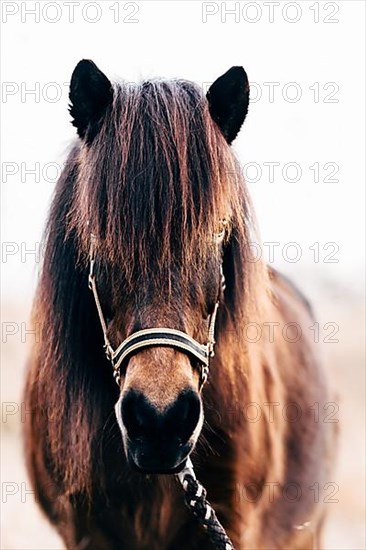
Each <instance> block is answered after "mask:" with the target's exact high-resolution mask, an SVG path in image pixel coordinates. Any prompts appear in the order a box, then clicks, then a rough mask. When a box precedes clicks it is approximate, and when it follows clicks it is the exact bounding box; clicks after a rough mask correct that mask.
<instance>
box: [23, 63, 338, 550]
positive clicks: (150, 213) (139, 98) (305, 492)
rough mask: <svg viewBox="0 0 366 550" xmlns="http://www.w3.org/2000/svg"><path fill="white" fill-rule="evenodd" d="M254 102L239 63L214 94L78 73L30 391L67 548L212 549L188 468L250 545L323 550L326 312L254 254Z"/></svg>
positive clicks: (40, 458) (33, 458)
mask: <svg viewBox="0 0 366 550" xmlns="http://www.w3.org/2000/svg"><path fill="white" fill-rule="evenodd" d="M249 94H250V88H249V83H248V77H247V74H246V72H245V70H244V69H243V68H242V67H232V68H231V69H230V70H228V71H227V72H226V73H225V74H223V75H222V76H220V77H219V78H218V79H217V80H216V81H215V82H214V83H213V84H212V85H211V86H210V87H209V89H208V91H207V93H206V94H205V93H204V92H203V91H202V88H201V87H200V86H198V85H196V84H194V83H192V82H190V81H187V80H183V79H172V80H167V79H157V78H156V79H150V80H145V81H141V82H139V83H127V82H124V81H121V82H118V83H114V84H112V83H111V82H110V80H109V79H108V78H107V77H106V76H105V75H104V73H103V72H102V71H100V69H99V68H98V67H97V66H96V65H95V64H94V63H93V62H92V61H90V60H82V61H80V62H79V63H78V65H77V66H76V68H75V69H74V72H73V74H72V78H71V83H70V93H69V97H70V113H71V116H72V124H73V125H74V126H75V128H76V131H77V137H76V138H75V142H74V143H73V145H72V147H71V148H70V152H69V155H68V158H67V161H66V164H65V166H64V169H63V171H62V173H61V175H60V178H59V181H58V183H57V185H56V189H55V193H54V197H53V202H52V205H51V208H50V212H49V217H48V222H47V226H46V232H45V237H44V239H45V245H44V260H43V265H42V269H41V273H40V278H39V283H38V287H37V292H36V295H35V300H34V306H33V310H32V319H33V322H34V323H38V326H39V327H40V338H39V339H38V341H37V342H35V343H34V346H33V348H32V350H31V353H30V356H29V360H28V364H27V376H26V383H25V393H24V402H25V406H26V408H27V410H29V411H31V414H28V415H27V417H26V420H25V423H24V442H25V454H26V465H27V470H28V474H29V477H30V480H31V483H32V486H33V488H34V492H35V495H36V500H37V503H38V504H39V506H40V507H41V509H42V510H43V512H44V513H45V515H46V516H47V518H48V520H49V521H50V522H51V523H52V524H53V525H54V527H55V529H57V531H58V533H59V534H60V536H61V538H62V540H63V543H64V545H65V547H66V548H68V549H79V550H81V549H88V550H91V549H93V550H114V549H117V548H118V549H122V548H123V549H127V550H136V549H149V550H158V549H159V550H164V549H165V550H174V549H185V548H187V549H188V548H189V549H198V548H199V549H201V550H202V549H209V548H211V549H212V545H211V543H210V541H209V540H208V539H207V537H206V533H205V532H204V529H201V528H200V527H199V526H198V525H197V523H196V521H195V519H194V517H193V516H192V515H191V514H190V511H189V510H188V509H187V508H186V506H185V505H184V499H183V492H182V488H181V486H180V485H179V482H178V480H177V476H176V475H173V474H177V473H179V472H180V471H182V469H183V468H184V467H185V465H186V463H187V459H188V457H190V458H191V459H192V462H193V464H194V467H195V471H196V473H197V476H198V478H199V479H200V480H201V481H202V483H203V485H204V486H205V487H206V490H207V494H208V497H209V500H210V502H211V504H212V506H213V508H214V509H215V511H216V513H217V516H218V518H219V520H220V522H221V523H222V525H223V526H224V528H225V530H226V532H227V534H228V535H229V536H230V538H231V541H232V543H233V545H234V546H235V548H237V549H268V548H271V549H274V548H281V549H282V548H291V549H305V548H306V549H308V548H309V549H310V548H315V547H317V548H318V547H319V545H320V542H319V541H320V537H321V533H322V527H323V523H324V517H325V506H324V503H323V502H322V499H316V498H314V490H311V488H312V487H313V488H314V487H315V485H316V486H317V487H318V488H320V490H321V489H322V487H323V485H324V483H325V482H327V481H329V477H328V476H329V468H330V464H331V461H332V458H333V456H332V455H333V446H332V444H333V435H332V431H331V430H330V428H331V427H332V425H331V424H327V423H325V422H323V421H322V420H321V419H319V418H316V415H315V414H314V407H315V404H317V405H318V406H319V407H320V410H321V407H322V406H323V405H324V403H326V402H327V400H328V399H329V389H328V384H327V381H326V377H325V375H324V371H323V368H322V365H321V360H320V357H319V353H318V348H317V345H316V344H315V343H314V341H313V340H312V338H311V334H312V333H311V331H310V330H309V327H310V326H311V325H312V324H313V323H314V317H313V313H312V310H311V307H310V306H309V304H308V302H307V300H306V299H305V298H304V297H303V295H302V294H301V293H300V292H299V291H298V290H297V289H296V288H295V287H294V285H293V284H292V283H290V282H289V281H288V280H287V279H286V278H285V277H284V276H282V275H281V274H280V273H279V272H277V271H275V270H274V269H273V268H270V267H269V266H268V265H266V263H265V262H264V261H263V260H262V259H258V258H257V257H255V255H254V254H253V243H256V242H259V241H258V240H256V239H258V231H257V223H256V220H255V215H254V212H253V207H252V205H251V202H250V197H249V196H248V191H247V188H246V184H245V181H244V179H243V175H242V170H241V168H240V163H239V161H238V158H237V156H236V154H235V153H234V151H233V148H232V147H231V144H232V142H233V141H234V139H235V138H236V136H237V134H238V132H239V130H240V129H241V126H242V124H243V122H244V119H245V118H246V115H247V112H248V105H249ZM277 328H278V330H277ZM289 328H290V330H289ZM284 329H286V330H284ZM253 331H255V335H254V336H253ZM294 331H295V332H294ZM299 331H301V336H299ZM258 333H259V337H258ZM215 340H216V341H215ZM111 363H112V365H111ZM116 382H117V384H116ZM318 500H320V502H318Z"/></svg>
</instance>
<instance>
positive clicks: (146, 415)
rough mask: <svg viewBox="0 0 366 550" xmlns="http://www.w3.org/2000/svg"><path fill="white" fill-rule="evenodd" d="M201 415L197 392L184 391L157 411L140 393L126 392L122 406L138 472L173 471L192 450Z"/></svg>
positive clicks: (122, 413)
mask: <svg viewBox="0 0 366 550" xmlns="http://www.w3.org/2000/svg"><path fill="white" fill-rule="evenodd" d="M200 416H201V400H200V397H199V395H198V393H197V392H195V391H193V390H191V389H187V390H185V391H183V392H181V393H180V394H179V396H178V397H177V399H176V400H175V401H174V402H173V403H171V404H170V405H168V406H166V407H165V408H164V409H163V410H160V409H159V408H158V407H157V406H156V404H153V403H151V402H150V401H149V400H148V398H147V397H146V396H145V395H144V394H143V393H141V392H138V391H136V390H134V389H130V390H128V392H127V393H126V394H125V395H124V397H123V399H122V403H121V418H122V422H123V425H124V427H125V430H126V433H127V436H128V437H127V442H126V443H127V444H126V447H127V450H128V454H129V458H130V459H131V458H132V460H133V462H134V464H135V465H136V466H138V467H139V468H140V469H143V470H146V471H166V470H169V469H173V468H175V467H176V466H177V465H178V464H179V463H180V461H182V460H184V458H185V457H186V455H187V454H188V453H187V451H189V450H190V449H191V446H190V444H189V440H190V438H191V437H192V435H193V433H194V431H195V429H196V427H197V425H198V423H199V421H200Z"/></svg>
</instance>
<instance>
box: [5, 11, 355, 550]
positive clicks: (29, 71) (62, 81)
mask: <svg viewBox="0 0 366 550" xmlns="http://www.w3.org/2000/svg"><path fill="white" fill-rule="evenodd" d="M1 10H2V14H1V15H2V36H1V45H2V48H1V50H2V53H1V72H2V100H1V110H2V140H1V142H2V147H1V156H2V163H1V169H2V182H1V234H2V257H1V273H2V282H1V285H2V286H1V294H2V306H1V316H2V323H1V329H2V355H1V359H2V361H1V379H2V384H1V399H2V424H1V428H2V430H1V431H2V451H1V475H2V484H1V488H2V514H1V518H2V529H1V548H2V549H5V550H26V549H28V550H36V549H37V550H38V549H47V550H50V549H52V550H58V549H61V548H62V544H61V541H60V540H59V538H58V537H57V536H56V534H55V533H54V531H53V530H52V529H51V528H50V527H49V525H48V523H47V521H46V520H45V519H44V518H43V517H42V516H41V515H40V513H39V511H38V508H37V506H36V504H35V502H34V497H33V495H32V492H31V487H30V485H29V482H28V480H27V477H26V474H25V470H24V465H23V454H22V444H21V437H20V433H21V425H22V420H24V415H25V414H27V411H25V410H24V407H23V405H22V403H21V390H22V384H23V380H24V376H23V373H24V363H25V358H26V354H27V350H28V349H29V345H31V343H32V341H33V339H34V338H35V335H34V334H32V333H31V332H29V331H30V330H31V329H32V327H31V326H30V324H29V311H30V307H31V302H32V296H33V293H34V289H35V286H36V281H37V273H38V270H39V266H40V261H41V259H42V250H41V247H40V240H41V236H42V230H43V226H44V222H45V218H46V215H47V211H48V207H49V204H50V199H51V197H52V193H53V190H54V187H55V182H56V180H57V177H58V175H59V173H60V170H61V168H62V164H63V162H64V161H65V158H66V156H67V152H68V150H69V148H70V143H72V141H73V140H74V139H75V132H74V129H73V127H72V126H71V125H70V117H69V115H68V111H67V107H68V97H67V94H68V83H69V80H70V76H71V73H72V70H73V68H74V66H75V65H76V63H77V62H78V61H79V60H80V59H82V58H90V59H93V60H94V62H96V63H97V65H98V66H99V67H100V69H101V70H103V71H104V72H105V73H106V74H107V76H108V77H109V78H111V79H116V78H122V79H125V80H127V81H133V82H134V81H136V80H139V79H141V78H149V77H155V76H162V77H167V78H171V77H183V78H187V79H190V80H193V81H195V82H197V83H199V84H200V85H201V86H202V88H203V89H204V90H206V89H207V87H208V86H209V85H210V83H211V82H212V81H213V80H215V79H216V78H217V77H218V76H220V75H221V74H222V73H223V72H225V71H226V70H227V69H228V68H230V67H231V66H232V65H243V66H244V68H245V69H246V71H247V73H248V76H249V80H250V82H251V97H252V102H251V106H250V111H249V115H248V117H247V120H246V122H245V125H244V128H243V130H242V132H241V134H240V135H239V137H238V139H237V140H236V141H235V143H234V149H235V151H236V153H237V155H238V157H239V159H240V161H241V164H242V166H243V170H244V173H245V176H246V179H247V183H248V186H249V189H250V192H251V196H252V198H253V202H254V205H255V210H256V213H257V217H258V222H259V227H260V230H261V237H262V241H263V246H262V249H261V253H262V254H263V257H265V258H266V259H267V261H268V262H270V263H271V264H272V265H274V266H275V267H277V268H279V269H281V270H282V271H283V272H285V273H286V274H287V275H288V276H290V277H291V278H292V279H293V281H294V282H296V284H297V285H298V286H299V287H300V288H301V289H302V290H303V292H304V293H305V294H306V295H307V296H308V298H309V300H310V301H311V302H312V304H313V306H314V309H315V312H316V315H317V318H318V323H319V324H318V326H317V339H318V345H319V351H320V353H321V354H322V355H323V357H324V362H325V366H326V369H327V373H328V378H329V380H330V383H331V385H332V387H333V388H334V391H335V393H336V395H337V399H336V405H337V411H336V414H335V416H334V418H335V419H336V420H339V425H340V446H339V455H338V456H337V457H334V474H333V478H332V479H330V480H329V482H330V483H333V484H336V486H337V488H338V489H337V491H336V494H335V495H334V498H333V500H335V502H330V503H328V504H327V507H328V510H329V520H328V522H327V526H326V536H325V544H324V547H325V549H327V550H328V549H329V550H331V549H334V550H340V549H348V550H350V549H352V550H356V549H357V550H362V549H364V548H366V542H365V531H364V513H365V510H364V502H365V499H364V496H365V494H364V486H365V478H364V473H365V454H364V450H365V446H364V443H365V441H364V434H365V416H364V388H365V384H364V383H365V379H364V376H365V371H364V343H365V341H364V328H365V327H364V184H365V164H364V151H365V133H364V121H365V111H364V97H365V54H364V52H365V48H364V45H365V44H364V19H365V3H364V2H363V1H348V0H347V1H337V2H323V1H319V2H308V1H298V2H284V1H279V2H272V1H271V2H259V1H258V2H199V1H188V0H186V1H184V2H180V1H177V2H165V1H159V2H157V1H155V0H152V1H138V2H117V1H114V2H108V1H103V2H85V1H82V0H81V1H79V2H47V3H46V2H31V1H27V2H5V1H3V2H2V3H1ZM309 330H313V329H309ZM314 334H315V332H314ZM314 337H315V336H314Z"/></svg>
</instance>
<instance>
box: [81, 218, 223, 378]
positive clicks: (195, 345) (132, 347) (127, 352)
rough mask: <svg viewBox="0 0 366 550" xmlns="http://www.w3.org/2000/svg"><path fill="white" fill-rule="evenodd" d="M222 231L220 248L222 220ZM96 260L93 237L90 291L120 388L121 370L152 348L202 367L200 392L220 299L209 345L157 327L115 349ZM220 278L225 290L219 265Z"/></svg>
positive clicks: (211, 351) (211, 321)
mask: <svg viewBox="0 0 366 550" xmlns="http://www.w3.org/2000/svg"><path fill="white" fill-rule="evenodd" d="M220 224H221V231H220V232H219V233H216V234H215V236H214V238H215V242H216V243H217V244H221V243H222V242H223V241H224V239H225V236H226V232H227V221H226V220H222V221H221V222H220ZM95 257H96V237H95V235H94V234H93V233H92V234H91V238H90V251H89V262H90V269H89V279H88V284H89V288H90V289H91V291H92V292H93V295H94V300H95V304H96V307H97V311H98V316H99V321H100V324H101V327H102V331H103V337H104V350H105V353H106V356H107V359H108V360H109V361H110V362H111V363H112V367H113V375H114V378H115V380H116V382H117V384H118V385H119V384H120V378H121V367H122V365H124V364H126V363H127V361H128V359H129V358H130V357H131V355H133V354H135V353H137V352H138V351H140V350H142V349H144V348H150V347H153V346H162V347H171V348H174V349H177V350H178V351H183V352H184V353H186V354H187V355H189V356H190V357H192V358H193V359H195V360H196V361H198V363H199V365H200V389H201V388H202V386H203V385H204V383H205V382H206V381H207V378H208V373H209V359H210V357H213V356H214V354H215V352H214V346H215V322H216V316H217V310H218V307H219V297H218V299H217V301H216V303H215V306H214V309H213V312H212V313H211V315H210V318H209V328H208V341H207V343H206V344H200V343H199V342H197V340H195V339H194V338H192V337H191V336H189V335H188V334H186V333H185V332H182V331H180V330H176V329H173V328H165V327H156V328H147V329H143V330H139V331H137V332H134V333H133V334H131V336H129V337H128V338H126V339H125V340H123V342H122V343H121V344H120V345H119V346H118V347H117V348H116V349H113V347H112V345H111V343H110V341H109V338H108V327H107V323H106V320H105V317H104V315H103V310H102V306H101V303H100V300H99V294H98V289H97V282H96V278H95V273H94V267H95ZM220 275H221V288H222V290H224V289H225V278H224V274H223V269H222V264H221V265H220Z"/></svg>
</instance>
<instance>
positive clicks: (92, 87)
mask: <svg viewBox="0 0 366 550" xmlns="http://www.w3.org/2000/svg"><path fill="white" fill-rule="evenodd" d="M69 98H70V114H71V116H72V118H73V120H72V124H73V125H74V126H75V127H76V128H77V132H78V134H79V136H80V137H81V138H84V137H86V139H87V141H89V142H91V141H92V140H93V138H94V137H95V136H96V134H97V133H98V130H99V128H100V123H101V119H102V118H103V115H104V114H105V111H106V109H107V107H108V106H109V105H110V104H111V103H112V101H113V88H112V84H111V83H110V82H109V80H108V78H107V77H106V76H105V74H103V73H102V71H100V70H99V69H98V67H97V66H96V65H95V63H93V61H90V60H87V59H83V60H82V61H79V63H78V64H77V65H76V67H75V69H74V72H73V73H72V77H71V83H70V94H69Z"/></svg>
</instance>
